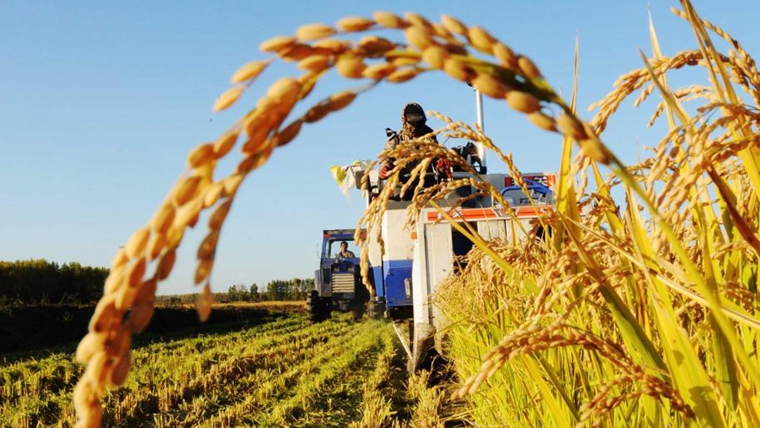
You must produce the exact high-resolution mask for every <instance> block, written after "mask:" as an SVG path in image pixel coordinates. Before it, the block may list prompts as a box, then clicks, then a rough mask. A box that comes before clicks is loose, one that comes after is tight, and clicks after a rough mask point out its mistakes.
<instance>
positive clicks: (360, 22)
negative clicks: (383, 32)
mask: <svg viewBox="0 0 760 428" xmlns="http://www.w3.org/2000/svg"><path fill="white" fill-rule="evenodd" d="M373 25H375V21H374V20H372V19H369V18H365V17H363V16H348V17H345V18H342V19H341V20H339V21H338V22H337V23H336V25H335V26H336V27H338V29H340V31H343V32H344V33H354V32H360V31H367V30H369V29H370V28H372V26H373Z"/></svg>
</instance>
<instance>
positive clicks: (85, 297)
mask: <svg viewBox="0 0 760 428" xmlns="http://www.w3.org/2000/svg"><path fill="white" fill-rule="evenodd" d="M108 272H109V270H108V269H107V268H102V267H90V266H82V265H81V264H79V263H76V262H72V263H66V264H63V265H59V264H58V263H55V262H49V261H47V260H45V259H37V260H19V261H15V262H5V261H0V305H40V304H75V305H84V304H91V303H94V302H96V301H97V300H98V299H99V298H100V296H101V295H102V294H103V284H104V283H105V280H106V278H107V277H108ZM313 288H314V279H313V278H308V279H301V278H293V279H288V280H274V281H270V282H269V283H268V284H267V285H266V288H264V289H259V286H258V285H257V284H255V283H254V284H251V285H250V286H246V285H244V284H235V285H232V286H230V288H229V289H228V290H227V292H217V293H215V300H216V301H218V302H263V301H283V300H305V299H306V295H307V294H308V292H309V291H311V290H312V289H313ZM158 302H159V303H164V304H175V303H194V302H195V295H194V294H184V295H173V296H159V299H158Z"/></svg>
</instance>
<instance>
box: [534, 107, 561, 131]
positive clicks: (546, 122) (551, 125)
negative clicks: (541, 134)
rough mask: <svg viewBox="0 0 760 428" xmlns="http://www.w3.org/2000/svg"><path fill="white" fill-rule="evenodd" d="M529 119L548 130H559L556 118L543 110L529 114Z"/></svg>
mask: <svg viewBox="0 0 760 428" xmlns="http://www.w3.org/2000/svg"><path fill="white" fill-rule="evenodd" d="M528 120H530V122H531V123H532V124H534V125H536V126H537V127H539V128H541V129H543V130H546V131H552V132H556V131H557V122H555V120H554V118H552V117H549V116H547V115H545V114H544V113H541V112H538V111H537V112H534V113H530V114H529V115H528Z"/></svg>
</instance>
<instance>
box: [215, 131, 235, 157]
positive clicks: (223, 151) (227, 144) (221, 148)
mask: <svg viewBox="0 0 760 428" xmlns="http://www.w3.org/2000/svg"><path fill="white" fill-rule="evenodd" d="M238 135H239V132H238V131H230V132H225V133H224V134H222V136H220V137H219V138H218V139H217V140H216V142H214V157H215V158H216V159H219V158H222V157H224V156H225V155H227V153H229V152H230V150H232V148H233V147H235V143H237V139H238Z"/></svg>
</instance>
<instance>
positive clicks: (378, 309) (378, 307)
mask: <svg viewBox="0 0 760 428" xmlns="http://www.w3.org/2000/svg"><path fill="white" fill-rule="evenodd" d="M384 315H385V304H383V303H378V302H374V301H372V300H370V301H368V302H367V317H368V318H369V319H373V320H379V319H381V318H383V316H384Z"/></svg>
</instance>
